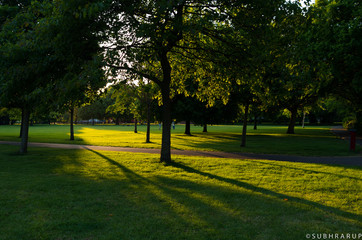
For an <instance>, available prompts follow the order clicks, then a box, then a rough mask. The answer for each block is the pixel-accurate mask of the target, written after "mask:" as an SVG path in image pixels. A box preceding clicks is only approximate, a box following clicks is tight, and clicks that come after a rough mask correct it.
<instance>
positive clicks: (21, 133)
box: [19, 108, 24, 138]
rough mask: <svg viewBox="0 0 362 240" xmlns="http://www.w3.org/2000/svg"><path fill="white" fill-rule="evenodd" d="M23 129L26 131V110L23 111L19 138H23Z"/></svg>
mask: <svg viewBox="0 0 362 240" xmlns="http://www.w3.org/2000/svg"><path fill="white" fill-rule="evenodd" d="M23 129H24V109H23V108H22V109H21V124H20V134H19V138H21V137H22V136H23Z"/></svg>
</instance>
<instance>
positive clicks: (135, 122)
mask: <svg viewBox="0 0 362 240" xmlns="http://www.w3.org/2000/svg"><path fill="white" fill-rule="evenodd" d="M134 133H137V118H135V119H134Z"/></svg>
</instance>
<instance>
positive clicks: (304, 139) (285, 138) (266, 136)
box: [0, 125, 362, 156]
mask: <svg viewBox="0 0 362 240" xmlns="http://www.w3.org/2000/svg"><path fill="white" fill-rule="evenodd" d="M19 129H20V128H19V126H0V140H10V141H19V138H18V135H19ZM286 129H287V127H284V126H269V125H266V126H259V127H258V130H253V129H252V126H249V129H248V136H247V146H246V147H245V148H240V142H241V131H242V127H241V126H237V125H231V126H209V127H208V131H209V132H208V133H202V128H201V127H199V126H192V128H191V132H192V134H193V135H192V136H187V135H185V134H183V133H184V125H176V129H175V130H172V137H171V142H172V148H174V149H182V150H204V151H226V152H254V153H272V154H291V155H307V156H308V155H309V156H310V155H313V156H342V155H353V154H354V153H351V152H350V151H349V146H348V142H347V141H342V140H340V139H337V138H336V137H335V136H334V135H333V134H332V133H331V132H330V131H329V127H306V128H304V129H303V128H301V127H296V134H294V135H290V134H289V135H288V134H286V133H285V132H286ZM145 139H146V127H145V126H139V127H138V133H134V132H133V126H111V125H108V126H107V125H98V126H90V125H89V126H87V125H76V126H75V141H73V142H71V141H69V126H68V125H55V126H54V125H52V126H49V125H35V126H33V127H30V133H29V141H32V142H51V143H74V144H89V145H101V146H123V147H140V148H161V130H159V129H158V125H154V126H152V129H151V141H152V143H149V144H146V143H145ZM361 151H362V147H359V146H358V147H357V151H356V152H357V153H359V152H361Z"/></svg>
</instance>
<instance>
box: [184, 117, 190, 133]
mask: <svg viewBox="0 0 362 240" xmlns="http://www.w3.org/2000/svg"><path fill="white" fill-rule="evenodd" d="M185 134H186V135H189V136H191V121H190V120H186V125H185Z"/></svg>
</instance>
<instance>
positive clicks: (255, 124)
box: [254, 114, 258, 130]
mask: <svg viewBox="0 0 362 240" xmlns="http://www.w3.org/2000/svg"><path fill="white" fill-rule="evenodd" d="M257 125H258V115H256V114H255V115H254V130H257Z"/></svg>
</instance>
